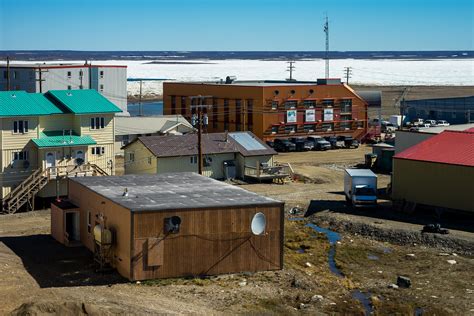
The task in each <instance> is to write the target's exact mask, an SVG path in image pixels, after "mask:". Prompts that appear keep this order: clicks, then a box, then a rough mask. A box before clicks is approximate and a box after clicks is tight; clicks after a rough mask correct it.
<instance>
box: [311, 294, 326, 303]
mask: <svg viewBox="0 0 474 316" xmlns="http://www.w3.org/2000/svg"><path fill="white" fill-rule="evenodd" d="M323 299H324V297H323V296H322V295H319V294H316V295H313V297H311V301H312V302H320V301H322V300H323Z"/></svg>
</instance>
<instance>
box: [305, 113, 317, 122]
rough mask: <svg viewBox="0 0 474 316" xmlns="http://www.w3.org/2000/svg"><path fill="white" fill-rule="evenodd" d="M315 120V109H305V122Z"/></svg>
mask: <svg viewBox="0 0 474 316" xmlns="http://www.w3.org/2000/svg"><path fill="white" fill-rule="evenodd" d="M315 121H316V110H306V118H305V122H315Z"/></svg>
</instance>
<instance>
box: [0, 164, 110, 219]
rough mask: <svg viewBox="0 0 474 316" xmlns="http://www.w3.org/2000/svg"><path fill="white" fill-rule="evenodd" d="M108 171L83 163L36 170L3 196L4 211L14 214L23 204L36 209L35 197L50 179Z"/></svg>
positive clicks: (99, 174)
mask: <svg viewBox="0 0 474 316" xmlns="http://www.w3.org/2000/svg"><path fill="white" fill-rule="evenodd" d="M107 175H108V174H107V172H106V171H104V170H103V169H102V168H100V167H99V166H97V165H96V164H83V165H77V166H76V165H73V166H58V167H49V168H46V169H37V170H35V171H34V172H33V173H32V174H31V175H30V176H28V178H26V179H25V180H24V181H23V182H22V183H20V184H19V185H18V186H17V187H15V188H14V189H12V190H11V191H10V193H9V194H7V195H6V196H5V197H4V198H3V207H2V211H3V213H8V214H13V213H15V212H17V211H18V210H19V209H20V208H21V207H22V206H23V205H25V204H28V207H29V209H30V210H33V209H34V198H35V196H36V194H38V192H39V191H40V190H41V189H42V188H44V187H45V186H46V185H47V184H48V183H49V181H50V180H56V179H64V178H69V177H79V176H83V177H86V176H107Z"/></svg>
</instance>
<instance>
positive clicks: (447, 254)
mask: <svg viewBox="0 0 474 316" xmlns="http://www.w3.org/2000/svg"><path fill="white" fill-rule="evenodd" d="M438 256H449V253H445V252H440V253H439V254H438Z"/></svg>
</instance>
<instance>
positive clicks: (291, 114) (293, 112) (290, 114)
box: [286, 110, 296, 123]
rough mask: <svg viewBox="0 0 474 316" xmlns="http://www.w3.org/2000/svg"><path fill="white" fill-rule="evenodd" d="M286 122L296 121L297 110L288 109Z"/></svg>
mask: <svg viewBox="0 0 474 316" xmlns="http://www.w3.org/2000/svg"><path fill="white" fill-rule="evenodd" d="M286 122H287V123H296V110H288V111H286Z"/></svg>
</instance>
